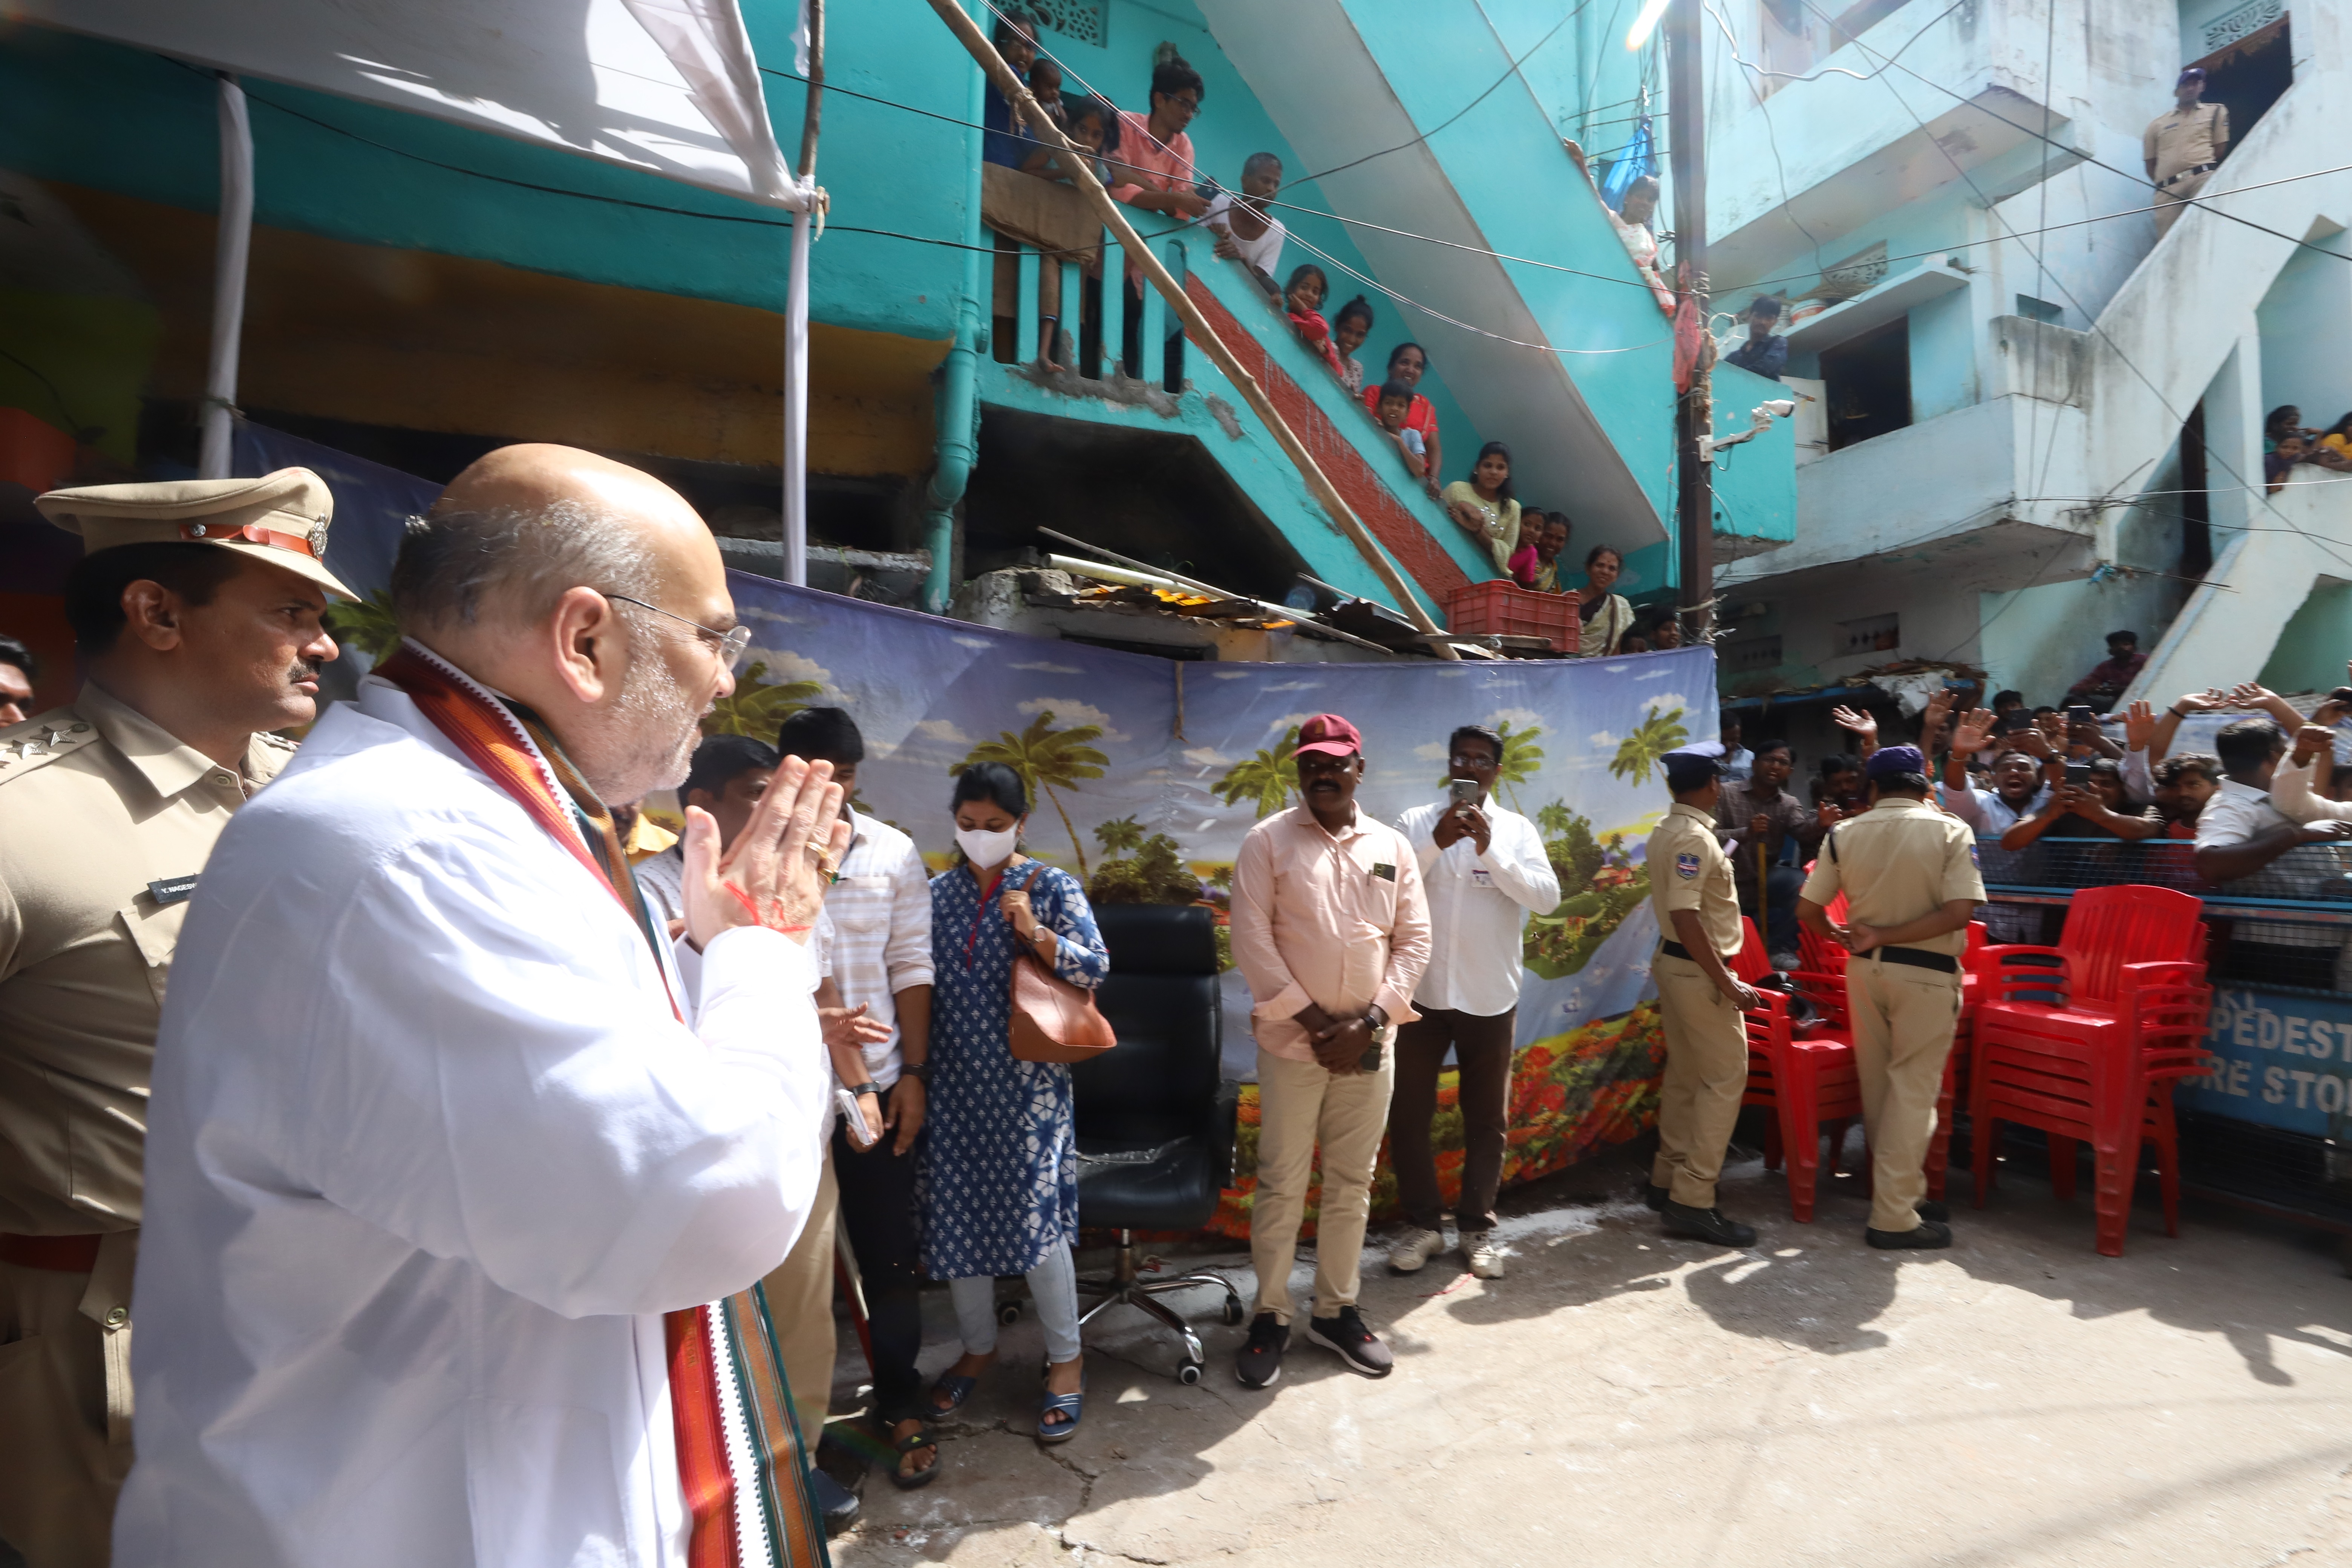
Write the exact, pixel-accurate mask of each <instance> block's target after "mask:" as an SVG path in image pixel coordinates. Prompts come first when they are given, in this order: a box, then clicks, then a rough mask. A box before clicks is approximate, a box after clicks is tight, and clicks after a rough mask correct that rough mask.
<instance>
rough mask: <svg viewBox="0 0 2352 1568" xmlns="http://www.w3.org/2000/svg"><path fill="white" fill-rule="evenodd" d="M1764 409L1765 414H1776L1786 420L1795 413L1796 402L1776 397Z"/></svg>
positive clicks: (1789, 398)
mask: <svg viewBox="0 0 2352 1568" xmlns="http://www.w3.org/2000/svg"><path fill="white" fill-rule="evenodd" d="M1764 407H1765V411H1766V412H1767V413H1770V414H1777V415H1779V416H1780V417H1781V418H1783V419H1786V418H1788V417H1789V416H1791V415H1793V414H1795V413H1796V412H1797V402H1796V399H1794V398H1792V397H1776V398H1774V399H1773V400H1772V401H1771V402H1769V403H1768V404H1766V405H1764Z"/></svg>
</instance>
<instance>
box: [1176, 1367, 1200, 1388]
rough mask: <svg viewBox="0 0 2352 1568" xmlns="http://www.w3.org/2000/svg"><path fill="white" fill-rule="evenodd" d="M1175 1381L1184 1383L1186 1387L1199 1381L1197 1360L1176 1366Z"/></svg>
mask: <svg viewBox="0 0 2352 1568" xmlns="http://www.w3.org/2000/svg"><path fill="white" fill-rule="evenodd" d="M1176 1381H1177V1382H1179V1383H1181V1384H1185V1385H1186V1386H1187V1387H1190V1386H1191V1385H1192V1384H1196V1383H1198V1382H1200V1381H1201V1363H1199V1362H1197V1361H1188V1362H1186V1363H1184V1364H1183V1365H1182V1366H1180V1367H1178V1368H1177V1369H1176Z"/></svg>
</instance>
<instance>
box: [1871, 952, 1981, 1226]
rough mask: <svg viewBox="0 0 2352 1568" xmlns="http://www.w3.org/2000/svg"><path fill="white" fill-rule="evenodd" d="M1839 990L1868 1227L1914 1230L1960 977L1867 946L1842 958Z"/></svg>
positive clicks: (1923, 1193)
mask: <svg viewBox="0 0 2352 1568" xmlns="http://www.w3.org/2000/svg"><path fill="white" fill-rule="evenodd" d="M1845 996H1846V1007H1847V1009H1848V1011H1849V1012H1850V1013H1851V1014H1852V1016H1853V1065H1854V1071H1855V1073H1856V1074H1857V1075H1858V1076H1859V1077H1860V1078H1861V1079H1862V1121H1863V1125H1864V1127H1866V1128H1867V1129H1869V1131H1870V1180H1871V1196H1870V1227H1871V1228H1872V1229H1873V1230H1891V1231H1906V1230H1916V1229H1917V1228H1918V1225H1919V1214H1918V1208H1919V1200H1920V1199H1921V1198H1924V1197H1926V1196H1927V1144H1928V1142H1929V1141H1930V1140H1932V1139H1933V1138H1934V1137H1935V1135H1936V1097H1937V1095H1938V1094H1940V1093H1941V1092H1942V1091H1943V1087H1944V1061H1945V1058H1948V1057H1949V1056H1950V1055H1951V1054H1952V1026H1953V1025H1954V1024H1956V1023H1957V1022H1958V1020H1959V1016H1960V977H1959V976H1958V974H1956V973H1954V974H1947V973H1943V972H1942V971H1941V970H1936V969H1920V968H1918V967H1916V966H1915V965H1912V964H1907V963H1887V962H1885V960H1884V959H1881V958H1880V957H1878V956H1877V955H1876V954H1875V953H1871V954H1866V955H1864V956H1863V957H1860V958H1849V959H1847V960H1846V961H1845Z"/></svg>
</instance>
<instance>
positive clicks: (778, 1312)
mask: <svg viewBox="0 0 2352 1568" xmlns="http://www.w3.org/2000/svg"><path fill="white" fill-rule="evenodd" d="M840 1210H841V1189H840V1188H839V1187H837V1186H835V1184H834V1179H833V1146H832V1144H831V1142H827V1143H826V1145H825V1153H824V1172H823V1173H822V1174H820V1175H819V1176H818V1177H817V1184H816V1206H815V1207H814V1209H812V1210H810V1211H809V1217H808V1224H806V1225H805V1226H802V1227H801V1235H800V1239H799V1240H798V1241H795V1242H793V1250H792V1252H791V1254H790V1255H789V1256H788V1257H786V1258H785V1259H784V1260H783V1261H782V1263H779V1264H777V1265H776V1267H775V1268H773V1269H772V1270H770V1271H769V1274H768V1277H767V1278H766V1279H762V1280H761V1284H762V1285H765V1286H766V1287H767V1288H768V1316H769V1318H770V1320H771V1321H773V1322H774V1323H775V1325H776V1352H777V1353H778V1354H779V1355H780V1356H782V1358H783V1363H784V1376H785V1378H786V1379H787V1380H789V1381H790V1382H791V1384H792V1385H793V1420H794V1421H796V1422H798V1423H799V1424H800V1429H801V1446H802V1447H803V1448H804V1449H805V1450H807V1453H808V1461H809V1463H810V1464H812V1465H813V1464H814V1463H816V1446H817V1444H818V1442H819V1441H820V1440H822V1439H823V1438H824V1417H825V1412H826V1411H828V1410H830V1409H832V1408H833V1359H834V1351H835V1346H834V1333H833V1257H834V1248H833V1227H834V1221H835V1217H836V1216H837V1215H839V1213H840Z"/></svg>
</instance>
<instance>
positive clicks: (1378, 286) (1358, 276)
mask: <svg viewBox="0 0 2352 1568" xmlns="http://www.w3.org/2000/svg"><path fill="white" fill-rule="evenodd" d="M1291 238H1293V239H1295V240H1297V242H1298V244H1299V245H1300V246H1301V247H1303V248H1305V249H1307V250H1308V251H1311V252H1313V254H1315V255H1317V256H1318V257H1321V258H1323V259H1324V260H1326V261H1328V262H1329V263H1330V264H1331V265H1332V266H1333V267H1335V268H1339V270H1340V271H1342V272H1344V273H1346V274H1347V275H1348V276H1349V277H1350V278H1352V279H1355V280H1356V281H1357V282H1359V283H1361V284H1362V285H1363V286H1364V287H1365V288H1367V289H1372V290H1374V291H1375V292H1377V293H1379V294H1381V295H1383V296H1385V297H1386V298H1388V299H1391V300H1395V301H1396V302H1397V303H1398V304H1400V305H1406V306H1410V307H1411V308H1412V309H1413V310H1419V311H1420V312H1421V313H1422V314H1423V315H1424V316H1430V317H1433V318H1434V319H1436V320H1438V321H1444V323H1445V324H1446V325H1447V326H1450V327H1459V328H1460V329H1461V330H1462V331H1465V332H1472V333H1475V334H1476V335H1477V336H1479V337H1482V338H1490V339H1492V340H1493V341H1495V342H1498V343H1508V344H1510V345H1511V346H1512V347H1514V348H1522V349H1533V350H1535V351H1536V352H1537V353H1548V354H1591V355H1601V354H1629V353H1637V352H1638V351H1640V350H1643V349H1654V348H1656V347H1657V346H1658V345H1659V344H1661V343H1670V342H1674V336H1673V334H1672V333H1669V334H1667V335H1666V336H1665V337H1663V338H1653V339H1652V340H1651V341H1650V342H1646V343H1629V344H1627V345H1626V346H1625V347H1623V348H1616V349H1564V348H1560V347H1559V346H1557V345H1556V344H1552V343H1530V342H1523V341H1522V340H1520V339H1518V338H1513V337H1506V336H1505V335H1504V334H1502V333H1501V332H1493V331H1487V330H1486V328H1484V327H1475V326H1472V325H1471V324H1470V323H1469V322H1467V321H1459V320H1456V319H1455V318H1454V317H1452V316H1449V315H1447V314H1446V313H1445V312H1444V311H1443V310H1434V309H1433V308H1431V307H1430V306H1427V305H1424V304H1423V303H1422V302H1421V301H1420V300H1414V299H1410V298H1408V297H1406V296H1405V295H1402V294H1400V293H1398V292H1397V291H1396V290H1395V289H1391V288H1390V287H1389V286H1388V285H1387V284H1385V283H1382V282H1380V281H1379V280H1377V279H1372V278H1369V277H1367V276H1365V275H1364V274H1363V273H1361V272H1359V271H1357V270H1356V269H1355V268H1352V267H1350V266H1349V265H1348V264H1347V263H1346V262H1344V261H1342V260H1340V259H1339V258H1338V257H1336V256H1333V255H1332V254H1331V253H1330V252H1329V251H1328V250H1324V249H1321V248H1319V247H1317V246H1316V244H1315V242H1314V241H1312V240H1310V239H1307V238H1305V237H1302V236H1300V235H1299V234H1297V232H1295V231H1294V232H1293V233H1292V235H1291ZM1645 287H1646V285H1645Z"/></svg>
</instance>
